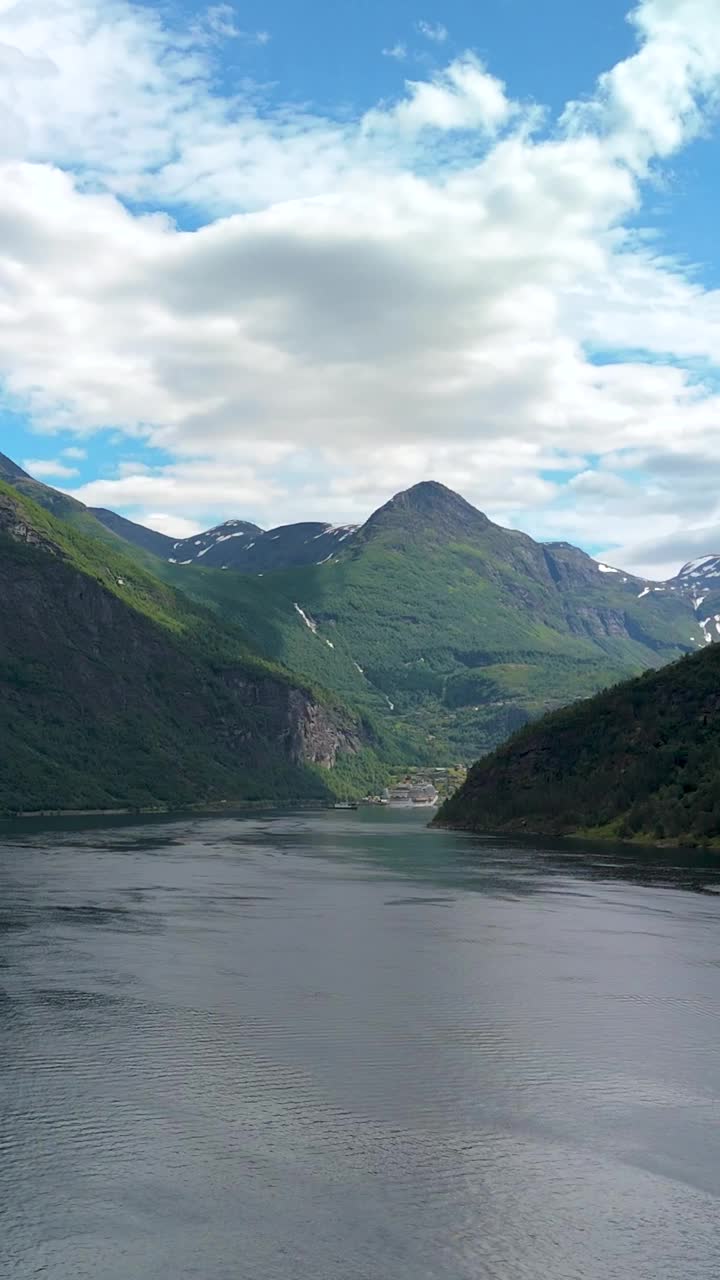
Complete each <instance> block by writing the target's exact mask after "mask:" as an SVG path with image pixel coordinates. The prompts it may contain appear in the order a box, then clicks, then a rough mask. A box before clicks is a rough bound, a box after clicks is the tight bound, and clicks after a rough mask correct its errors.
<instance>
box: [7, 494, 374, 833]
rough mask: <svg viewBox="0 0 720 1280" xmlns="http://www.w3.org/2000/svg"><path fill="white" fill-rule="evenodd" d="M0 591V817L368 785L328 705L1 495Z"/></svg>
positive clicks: (92, 544) (179, 604) (111, 558)
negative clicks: (0, 610)
mask: <svg viewBox="0 0 720 1280" xmlns="http://www.w3.org/2000/svg"><path fill="white" fill-rule="evenodd" d="M0 591H1V592H2V601H3V624H2V627H0V811H4V812H9V811H18V810H34V809H46V808H52V809H55V808H57V809H65V808H86V807H88V808H106V807H113V808H114V807H125V806H130V807H136V806H144V805H153V804H165V805H173V804H175V805H177V804H187V803H191V802H196V801H198V802H204V801H211V800H215V799H241V798H248V799H270V800H271V799H278V798H281V797H295V798H297V797H300V796H317V797H323V796H328V795H330V794H332V793H334V792H335V791H337V790H341V791H344V790H358V789H360V788H362V787H364V786H365V785H367V778H368V777H372V776H373V770H374V769H375V768H376V761H375V757H374V755H373V752H372V751H371V750H370V748H369V745H368V740H367V734H366V732H365V730H364V728H363V725H362V724H361V722H360V720H359V718H358V717H357V716H355V715H353V714H352V713H350V712H349V711H348V710H347V709H346V708H344V707H343V706H342V705H341V704H340V702H339V701H338V700H337V699H333V698H332V697H330V696H328V695H325V694H322V693H321V692H320V691H319V690H318V689H316V688H313V687H312V686H311V685H310V684H308V683H307V682H300V681H298V680H297V679H294V678H292V677H291V676H290V675H289V674H288V673H287V672H285V671H283V670H282V669H281V668H280V667H279V666H277V665H276V664H273V663H271V662H268V661H267V660H265V659H263V658H262V657H261V656H259V655H258V653H257V652H256V651H255V650H254V649H253V648H252V647H251V645H250V644H249V643H248V642H247V641H246V640H245V639H244V638H243V637H242V636H241V635H240V634H239V633H238V632H237V631H235V630H234V629H233V628H231V627H229V626H227V625H223V624H221V623H220V622H219V621H217V620H216V619H213V617H212V616H211V615H210V614H208V612H207V611H206V610H204V609H201V608H198V607H197V606H196V605H194V604H193V603H192V602H191V601H189V600H188V599H186V598H185V597H184V596H183V595H181V594H180V593H178V592H176V591H174V590H173V589H172V588H170V587H168V586H166V585H163V584H162V583H161V582H159V581H158V580H157V579H155V578H154V577H153V576H152V575H150V574H148V573H147V572H146V571H145V570H143V569H142V568H141V567H139V566H138V565H137V563H136V562H135V561H134V560H133V559H132V558H131V557H129V556H124V555H123V554H121V553H119V552H117V551H116V550H115V549H114V548H113V547H111V546H109V545H108V544H105V543H102V542H98V541H96V540H94V539H89V538H87V537H86V536H85V535H83V534H81V533H78V532H77V530H76V529H74V528H72V527H69V526H68V525H66V524H64V523H63V522H61V521H58V520H56V519H55V518H54V517H53V516H51V515H49V514H48V513H47V512H46V511H43V510H41V509H40V508H39V507H38V506H36V505H35V504H34V503H33V502H31V501H29V500H28V499H26V498H24V497H22V496H21V495H19V494H18V493H17V492H16V491H15V490H13V489H10V488H9V487H8V486H6V485H5V484H3V483H2V482H0ZM332 765H334V766H335V768H334V769H330V766H332Z"/></svg>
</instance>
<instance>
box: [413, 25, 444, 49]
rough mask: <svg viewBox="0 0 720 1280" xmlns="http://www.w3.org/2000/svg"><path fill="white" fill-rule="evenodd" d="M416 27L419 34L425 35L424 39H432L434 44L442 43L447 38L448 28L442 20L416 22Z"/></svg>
mask: <svg viewBox="0 0 720 1280" xmlns="http://www.w3.org/2000/svg"><path fill="white" fill-rule="evenodd" d="M416 29H417V31H418V32H419V33H420V35H421V36H425V39H426V40H432V41H433V43H434V44H444V43H445V41H446V40H447V38H448V29H447V27H444V26H443V24H442V22H418V23H416Z"/></svg>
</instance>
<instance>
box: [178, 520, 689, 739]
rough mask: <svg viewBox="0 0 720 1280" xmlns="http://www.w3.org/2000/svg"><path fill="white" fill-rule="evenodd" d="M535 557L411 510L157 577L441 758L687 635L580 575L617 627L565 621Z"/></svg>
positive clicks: (598, 684) (497, 734) (519, 541)
mask: <svg viewBox="0 0 720 1280" xmlns="http://www.w3.org/2000/svg"><path fill="white" fill-rule="evenodd" d="M537 555H538V552H537V548H536V547H535V546H534V544H531V543H530V540H529V539H526V538H524V536H523V535H514V534H508V533H507V531H505V530H496V529H495V527H494V526H489V528H488V529H487V530H486V531H485V533H484V534H483V535H482V536H481V537H478V536H473V537H472V538H468V540H461V539H459V538H455V539H450V540H444V539H443V538H442V537H440V538H437V539H436V538H433V537H432V536H430V537H428V534H427V529H426V528H424V527H422V526H417V527H413V525H412V521H411V522H410V528H409V529H406V530H405V531H404V532H403V534H402V537H401V538H399V537H398V532H397V529H396V528H394V527H393V528H389V529H385V530H383V529H382V528H381V529H379V530H374V531H373V534H372V537H370V538H368V539H367V541H366V542H365V543H364V545H362V546H361V548H360V549H359V550H356V551H350V552H347V553H346V554H344V555H341V556H340V557H338V559H337V561H336V562H334V563H329V564H325V565H320V566H313V567H310V568H303V569H294V570H292V571H290V572H285V573H275V574H272V575H266V576H265V577H264V578H262V579H258V578H248V577H245V576H242V575H238V574H235V573H232V572H225V573H221V572H219V571H209V570H203V569H199V568H195V569H193V568H179V567H175V566H164V567H163V568H162V570H161V571H160V572H162V574H163V576H164V577H165V578H167V579H169V580H172V581H173V582H175V583H177V585H178V586H181V587H182V589H183V590H185V591H188V592H190V593H191V594H192V595H194V596H195V597H196V598H197V599H199V600H204V601H205V602H208V603H211V604H212V605H213V607H215V608H216V609H217V610H218V611H219V612H220V613H221V614H222V615H223V616H226V617H230V618H231V619H232V620H233V621H234V622H236V623H238V624H239V625H241V626H244V627H245V628H246V631H247V633H248V634H249V635H253V636H255V637H257V639H258V642H259V643H260V645H261V647H262V649H263V651H264V652H266V653H268V654H271V655H272V656H273V657H274V658H276V659H277V660H280V661H282V662H283V663H284V664H285V665H286V666H288V667H289V668H291V669H292V670H294V671H297V672H303V673H307V674H310V675H311V676H312V677H313V678H314V679H316V680H318V681H322V682H323V683H324V684H325V685H327V686H329V687H331V688H332V689H333V690H335V691H336V692H337V693H338V694H339V695H341V696H342V697H343V698H345V699H347V700H349V701H351V702H352V703H353V704H354V705H356V706H358V707H360V708H362V710H363V712H364V713H365V714H366V715H368V716H369V717H371V718H373V719H374V722H375V723H376V724H377V723H384V724H385V725H386V726H388V727H389V726H390V725H395V726H396V728H395V732H396V733H397V734H399V736H400V737H401V739H402V748H401V752H402V754H403V756H404V759H405V760H407V761H408V762H410V761H411V760H418V761H423V760H434V761H435V762H437V763H450V762H452V761H454V760H469V759H472V758H475V757H476V756H477V755H478V754H480V753H482V752H484V751H486V750H488V749H490V748H492V747H493V746H495V745H497V743H498V742H499V741H501V740H502V739H503V738H504V737H505V736H506V735H507V734H508V733H509V732H511V731H512V730H513V729H515V728H517V727H518V725H519V724H522V723H523V722H524V721H525V720H526V719H527V717H528V715H530V716H538V715H540V714H542V713H543V712H544V711H546V710H548V709H551V708H553V707H559V706H561V705H564V704H566V703H567V702H569V701H572V700H573V699H576V698H582V697H586V696H588V695H590V694H591V693H593V692H595V691H596V690H597V689H599V688H602V687H604V686H607V685H608V684H609V683H612V682H613V681H614V680H616V679H618V678H619V677H621V676H623V675H626V674H634V673H638V672H641V671H643V670H645V669H646V668H648V667H649V666H657V665H660V664H661V663H663V662H666V661H669V660H670V659H672V658H675V657H677V656H678V655H679V654H681V653H682V652H684V651H685V649H686V648H687V647H689V646H690V644H691V638H690V637H691V633H692V631H693V625H692V623H693V620H692V615H691V613H690V611H689V608H688V606H687V605H685V604H684V603H683V602H680V601H672V600H661V599H656V598H654V597H649V598H645V599H643V600H638V598H637V597H638V591H637V584H629V583H623V581H622V578H621V577H620V576H618V578H617V580H615V578H613V577H611V575H606V576H602V575H600V574H598V573H597V572H596V571H595V570H593V574H592V576H590V577H589V578H588V581H587V582H586V583H583V584H582V587H581V588H579V589H578V592H579V597H580V601H581V604H582V606H583V608H585V607H587V609H588V610H590V611H592V610H596V611H600V612H603V611H604V612H610V613H613V612H616V613H617V614H618V615H619V616H621V617H623V618H624V619H625V620H626V622H627V624H628V626H629V628H630V631H631V636H632V638H629V637H628V636H627V635H606V634H601V635H598V634H591V633H590V631H588V630H587V629H584V622H583V618H582V616H581V614H580V613H579V612H578V610H577V609H576V610H575V614H576V615H577V616H573V617H572V618H571V619H570V620H568V601H567V598H566V597H564V596H563V595H562V594H561V593H559V592H556V591H552V590H549V589H548V583H547V581H546V580H545V579H544V578H543V577H542V575H541V574H540V573H539V570H538V566H537V563H536V561H537ZM551 585H552V584H551ZM295 601H297V602H298V603H299V604H300V605H301V607H302V608H303V609H304V610H305V612H306V613H308V614H309V615H310V616H311V617H312V618H313V619H314V620H315V621H316V622H317V623H318V635H313V634H312V632H311V631H309V630H308V628H307V627H306V626H305V625H304V624H303V622H302V620H301V618H300V617H299V616H298V614H297V613H296V611H295V610H294V607H293V605H294V602H295ZM573 628H574V630H573ZM326 640H330V641H331V643H332V645H333V646H334V648H333V649H329V648H328V646H327V644H326V643H325V641H326ZM655 646H656V647H655ZM356 663H357V664H358V666H360V667H362V668H363V672H364V675H362V674H361V673H360V672H359V671H358V670H357V667H356V665H355V664H356ZM388 700H389V701H390V702H392V703H394V711H392V712H391V710H390V708H389V706H388ZM387 731H389V728H388V729H387Z"/></svg>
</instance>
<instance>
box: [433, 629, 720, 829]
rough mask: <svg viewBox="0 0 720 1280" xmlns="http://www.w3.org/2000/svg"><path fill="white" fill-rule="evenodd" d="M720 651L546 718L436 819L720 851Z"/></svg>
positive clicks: (475, 775)
mask: <svg viewBox="0 0 720 1280" xmlns="http://www.w3.org/2000/svg"><path fill="white" fill-rule="evenodd" d="M718 778H720V646H718V645H712V646H711V647H709V648H707V649H705V650H704V651H703V652H701V653H696V654H693V655H692V656H691V657H687V658H684V659H683V660H682V661H680V662H677V663H675V664H673V665H672V666H669V667H665V668H664V669H663V670H662V671H658V672H650V673H646V674H645V675H643V676H641V677H640V678H638V679H636V680H631V681H628V682H627V683H625V684H621V685H618V686H617V687H616V688H614V689H610V690H609V691H607V692H605V693H602V694H599V695H598V696H597V697H595V698H592V699H591V700H590V701H588V702H581V703H578V704H577V705H576V706H574V707H568V708H566V709H565V710H563V711H558V712H556V713H555V714H553V715H550V716H547V717H545V719H543V720H540V721H539V722H538V723H536V724H533V725H531V726H529V727H527V728H525V729H523V730H521V731H520V732H519V733H518V734H516V735H515V737H513V738H512V739H511V740H510V741H509V742H508V743H507V744H506V745H505V746H503V747H501V748H500V749H499V750H498V751H496V752H495V753H494V754H493V755H490V756H487V757H486V758H485V759H484V760H481V761H480V762H479V763H478V764H476V765H475V766H474V768H473V769H471V771H470V773H469V774H468V777H467V780H466V782H465V783H464V784H463V786H462V787H461V788H460V790H459V791H457V792H456V793H455V795H454V796H452V797H451V799H450V800H448V801H447V802H446V803H445V805H444V806H443V808H442V809H441V811H440V813H439V814H438V817H437V820H436V821H437V822H438V823H439V824H441V825H446V826H451V827H457V828H460V829H463V830H470V831H527V832H534V833H547V834H552V835H557V834H573V833H578V832H582V833H583V834H593V835H602V836H608V837H617V838H621V839H646V840H669V841H675V842H678V841H680V842H687V841H689V842H705V841H715V842H717V841H718V840H720V786H719V785H718Z"/></svg>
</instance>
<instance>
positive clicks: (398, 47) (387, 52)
mask: <svg viewBox="0 0 720 1280" xmlns="http://www.w3.org/2000/svg"><path fill="white" fill-rule="evenodd" d="M407 52H408V51H407V45H406V44H402V43H400V41H398V43H397V44H393V45H391V46H390V47H389V48H388V49H383V51H382V55H383V58H395V60H396V62H404V60H405V58H407Z"/></svg>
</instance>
